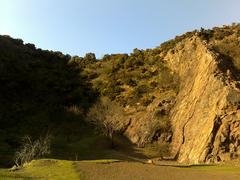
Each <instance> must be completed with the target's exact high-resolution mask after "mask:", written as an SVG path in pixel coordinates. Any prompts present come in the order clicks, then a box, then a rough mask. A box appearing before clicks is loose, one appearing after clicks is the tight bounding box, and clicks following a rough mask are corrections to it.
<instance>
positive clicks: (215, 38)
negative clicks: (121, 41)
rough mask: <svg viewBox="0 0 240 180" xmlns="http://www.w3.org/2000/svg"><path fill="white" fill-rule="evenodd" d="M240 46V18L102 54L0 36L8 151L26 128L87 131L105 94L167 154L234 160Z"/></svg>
mask: <svg viewBox="0 0 240 180" xmlns="http://www.w3.org/2000/svg"><path fill="white" fill-rule="evenodd" d="M239 45H240V25H239V24H233V25H231V26H223V27H216V28H213V29H211V30H204V29H201V30H199V31H198V30H195V31H193V32H188V33H185V34H183V35H181V36H177V37H176V38H175V39H173V40H170V41H168V42H165V43H163V44H161V45H160V46H159V47H156V48H154V49H146V50H139V49H134V50H133V52H132V53H131V54H112V55H105V56H104V57H103V58H102V59H96V58H95V55H94V54H92V53H89V54H86V56H85V57H77V56H75V57H71V56H69V55H63V54H62V53H60V52H52V51H44V50H41V49H37V48H35V46H34V45H32V44H24V43H23V41H22V40H17V39H12V38H10V37H8V36H1V37H0V69H1V71H0V83H1V86H0V96H1V97H0V99H1V103H0V112H1V113H0V114H1V115H0V123H1V126H2V127H3V129H2V130H1V131H0V134H1V138H0V144H1V147H4V148H2V151H8V150H10V149H11V150H12V151H13V150H14V149H17V148H18V147H19V144H20V141H21V139H20V138H21V137H22V136H23V135H26V134H30V135H31V136H33V137H38V136H39V135H40V134H43V133H45V132H47V131H53V132H54V134H58V135H59V136H65V135H67V136H73V134H74V137H81V136H82V134H85V135H86V134H88V132H90V131H91V129H92V128H91V125H89V124H88V123H87V122H86V121H85V120H86V117H87V116H86V115H87V113H88V110H89V108H91V107H92V106H93V105H94V104H95V103H96V102H97V101H98V99H99V98H100V97H103V96H107V97H108V98H109V99H110V100H111V101H113V102H117V103H119V104H120V105H121V107H122V108H123V109H124V116H125V120H126V121H127V123H126V125H127V126H126V127H125V128H124V130H123V131H122V132H121V134H122V135H124V136H125V137H127V138H128V139H129V140H130V141H131V142H132V143H133V144H135V145H137V146H138V147H147V146H153V147H154V148H155V149H156V151H157V153H158V154H159V156H161V157H162V158H167V159H174V160H177V161H179V162H181V163H205V162H218V161H226V160H231V159H235V158H237V157H238V156H239V155H240V126H239V125H240V110H239V108H240V106H239V104H240V103H239V102H240V101H239V100H240V93H239V90H240V89H239V88H240V86H239V71H240V54H239V52H240V51H239V50H240V46H239ZM66 129H67V130H66ZM80 131H81V132H80ZM56 132H57V133H56ZM4 157H5V156H4ZM4 157H3V158H4Z"/></svg>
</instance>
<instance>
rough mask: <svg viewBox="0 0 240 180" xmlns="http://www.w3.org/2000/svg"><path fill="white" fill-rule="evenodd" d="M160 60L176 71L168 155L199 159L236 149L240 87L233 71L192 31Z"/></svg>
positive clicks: (226, 155)
mask: <svg viewBox="0 0 240 180" xmlns="http://www.w3.org/2000/svg"><path fill="white" fill-rule="evenodd" d="M165 60H166V61H167V62H168V64H169V66H170V68H171V69H172V70H173V71H175V72H176V73H178V74H179V76H180V84H181V85H180V91H179V94H178V96H177V99H176V104H175V106H174V108H172V110H171V114H170V120H171V123H172V128H173V137H172V143H171V147H172V149H171V151H172V157H173V158H175V159H177V160H178V161H179V162H181V163H202V162H212V161H214V162H215V161H220V160H225V159H228V158H234V157H236V156H238V154H240V151H239V149H240V136H239V135H240V126H239V124H240V118H239V117H240V114H239V112H240V111H239V110H238V108H239V103H240V90H239V88H238V87H239V86H238V83H237V80H238V77H237V76H236V70H235V69H234V67H233V66H232V64H231V62H226V60H224V59H222V58H221V57H220V55H219V54H217V53H214V52H213V51H212V50H211V49H210V48H209V47H208V46H207V44H206V43H205V42H203V41H202V40H200V39H199V38H198V37H197V36H193V37H192V38H190V39H186V40H184V41H183V42H181V43H179V44H178V45H177V46H176V47H175V48H174V49H173V50H172V51H170V52H169V53H168V54H167V55H166V57H165Z"/></svg>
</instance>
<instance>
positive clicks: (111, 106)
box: [87, 97, 126, 147]
mask: <svg viewBox="0 0 240 180" xmlns="http://www.w3.org/2000/svg"><path fill="white" fill-rule="evenodd" d="M87 120H88V121H89V122H90V123H92V124H93V125H94V126H95V127H96V130H97V131H98V132H100V133H101V134H103V135H104V136H107V137H109V138H110V140H111V145H112V147H113V146H114V143H113V136H114V133H115V132H120V131H121V130H123V128H124V127H125V125H126V123H125V122H126V121H125V118H124V112H123V109H122V107H121V106H119V105H118V104H117V103H115V102H113V101H111V100H110V99H109V98H107V97H103V98H101V99H100V100H99V101H98V102H97V103H96V104H95V105H94V106H93V107H91V108H90V110H89V113H88V116H87Z"/></svg>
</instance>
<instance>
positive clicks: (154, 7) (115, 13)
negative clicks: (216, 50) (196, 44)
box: [0, 0, 240, 57]
mask: <svg viewBox="0 0 240 180" xmlns="http://www.w3.org/2000/svg"><path fill="white" fill-rule="evenodd" d="M239 8H240V0H0V34H8V35H10V36H12V37H14V38H21V39H23V40H24V41H25V42H30V43H34V44H35V45H36V46H37V47H40V48H42V49H49V50H58V51H62V52H63V53H68V54H70V55H80V56H83V55H84V54H85V53H87V52H94V53H95V54H96V55H97V56H98V57H101V56H103V55H104V54H111V53H129V52H131V51H132V49H134V48H139V49H145V48H152V47H156V46H158V45H159V44H160V43H162V42H164V41H166V40H169V39H171V38H173V37H175V36H176V35H179V34H182V33H184V32H186V31H192V30H194V29H199V28H200V27H204V28H211V27H214V26H220V25H223V24H231V23H232V22H240V10H239Z"/></svg>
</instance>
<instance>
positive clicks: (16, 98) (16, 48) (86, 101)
mask: <svg viewBox="0 0 240 180" xmlns="http://www.w3.org/2000/svg"><path fill="white" fill-rule="evenodd" d="M70 60H71V57H70V56H68V55H63V54H62V53H60V52H51V51H43V50H41V49H36V48H35V46H34V45H32V44H25V45H24V44H23V41H22V40H19V39H12V38H10V37H8V36H0V84H1V86H0V124H1V129H0V152H1V153H0V159H1V163H2V162H3V161H4V160H5V159H8V160H7V161H8V162H9V161H10V160H9V159H12V157H10V158H9V157H7V156H8V155H12V154H13V152H14V151H15V150H16V148H18V147H19V145H20V142H21V138H22V137H23V136H26V135H29V136H33V137H39V136H40V135H43V134H45V133H46V132H50V133H55V131H57V129H59V126H63V127H65V129H64V131H62V132H61V133H62V134H63V133H64V132H65V131H67V127H68V126H66V124H72V123H75V124H76V125H77V126H80V127H79V129H81V126H82V124H84V123H83V118H82V114H78V115H75V114H73V113H72V112H71V111H70V110H71V107H75V106H76V107H81V108H82V111H83V112H84V110H86V109H87V108H88V107H89V106H90V105H91V103H92V102H93V101H94V100H95V98H94V97H95V93H93V92H92V90H91V88H90V87H89V85H88V84H87V83H86V82H85V81H84V80H83V79H82V77H81V76H80V72H81V69H80V67H79V66H77V65H76V64H74V63H72V62H71V61H70ZM61 124H63V125H61ZM64 124H65V125H64ZM76 125H75V126H76ZM61 128H62V127H61ZM68 131H69V132H68V133H72V132H71V131H74V130H70V129H69V130H68ZM3 159H4V160H3Z"/></svg>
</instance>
